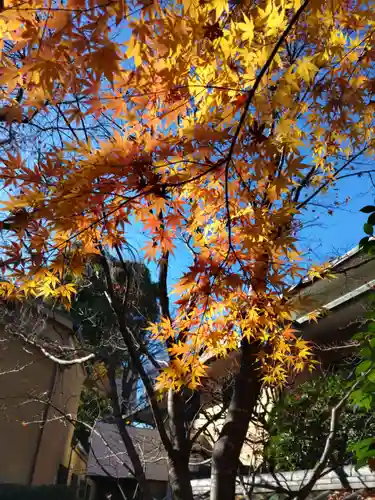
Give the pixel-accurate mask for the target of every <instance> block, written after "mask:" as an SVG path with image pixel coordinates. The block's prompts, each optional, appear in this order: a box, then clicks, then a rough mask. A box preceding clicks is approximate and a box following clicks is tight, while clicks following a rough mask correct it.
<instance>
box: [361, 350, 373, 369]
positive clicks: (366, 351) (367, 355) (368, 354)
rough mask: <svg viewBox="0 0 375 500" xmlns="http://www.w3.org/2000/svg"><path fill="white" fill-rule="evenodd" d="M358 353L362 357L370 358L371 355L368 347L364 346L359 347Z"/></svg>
mask: <svg viewBox="0 0 375 500" xmlns="http://www.w3.org/2000/svg"><path fill="white" fill-rule="evenodd" d="M360 355H361V356H362V358H370V357H371V350H370V349H369V348H368V347H364V348H363V349H361V351H360ZM359 366H360V365H359ZM365 371H366V370H365Z"/></svg>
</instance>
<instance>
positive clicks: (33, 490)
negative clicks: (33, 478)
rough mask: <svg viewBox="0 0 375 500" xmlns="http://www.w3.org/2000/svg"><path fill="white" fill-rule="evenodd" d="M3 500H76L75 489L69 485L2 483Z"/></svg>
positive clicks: (0, 492)
mask: <svg viewBox="0 0 375 500" xmlns="http://www.w3.org/2000/svg"><path fill="white" fill-rule="evenodd" d="M0 498H1V500H74V499H75V495H74V491H73V490H72V489H71V488H69V487H68V486H63V485H46V486H22V485H19V484H0Z"/></svg>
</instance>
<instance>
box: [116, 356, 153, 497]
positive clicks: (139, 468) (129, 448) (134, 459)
mask: <svg viewBox="0 0 375 500" xmlns="http://www.w3.org/2000/svg"><path fill="white" fill-rule="evenodd" d="M108 379H109V383H110V387H111V393H110V397H111V401H112V406H113V414H114V417H115V419H116V424H117V428H118V430H119V433H120V436H121V439H122V441H123V443H124V445H125V449H126V453H127V454H128V455H129V458H130V461H131V463H132V466H133V471H134V478H135V480H136V481H137V483H138V484H139V488H140V490H141V492H142V499H143V500H152V498H153V497H152V494H151V490H150V486H149V484H148V482H147V479H146V475H145V471H144V467H143V465H142V462H141V460H140V458H139V454H138V452H137V450H136V448H135V446H134V443H133V440H132V438H131V437H130V435H129V432H128V429H127V427H126V425H125V422H124V420H123V418H122V415H121V413H122V412H121V407H120V403H119V400H118V393H117V384H116V369H115V366H114V363H110V364H109V366H108Z"/></svg>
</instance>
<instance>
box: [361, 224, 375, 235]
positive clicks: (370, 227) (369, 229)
mask: <svg viewBox="0 0 375 500" xmlns="http://www.w3.org/2000/svg"><path fill="white" fill-rule="evenodd" d="M363 230H364V232H365V233H366V234H368V235H369V236H372V235H373V233H374V226H373V225H372V224H368V223H366V224H363Z"/></svg>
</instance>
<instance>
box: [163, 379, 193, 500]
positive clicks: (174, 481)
mask: <svg viewBox="0 0 375 500" xmlns="http://www.w3.org/2000/svg"><path fill="white" fill-rule="evenodd" d="M168 416H169V428H170V438H171V441H172V446H173V455H172V456H171V455H169V457H168V474H169V486H170V488H171V491H172V498H173V500H193V490H192V487H191V483H190V470H189V457H190V450H191V443H190V440H189V439H188V436H187V430H186V426H185V401H184V398H183V395H182V394H181V393H176V392H174V391H172V389H170V390H169V392H168Z"/></svg>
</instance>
